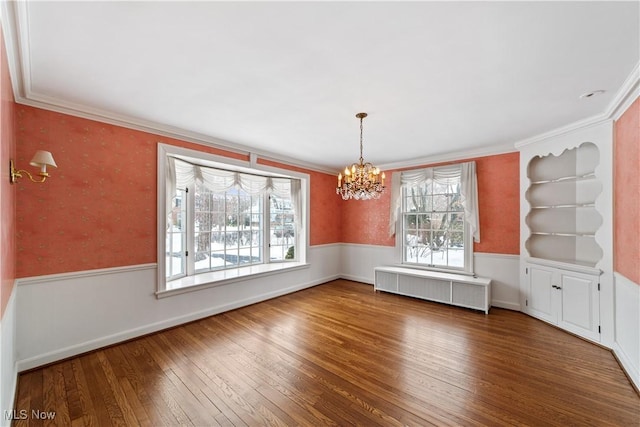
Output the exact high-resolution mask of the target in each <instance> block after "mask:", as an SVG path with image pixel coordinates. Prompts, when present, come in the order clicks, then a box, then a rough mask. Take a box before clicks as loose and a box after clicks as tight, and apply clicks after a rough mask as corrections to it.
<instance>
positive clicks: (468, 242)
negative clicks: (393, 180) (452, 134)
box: [396, 165, 475, 275]
mask: <svg viewBox="0 0 640 427" xmlns="http://www.w3.org/2000/svg"><path fill="white" fill-rule="evenodd" d="M451 166H452V165H447V166H443V168H450V167H451ZM461 167H462V166H461ZM438 168H439V167H438V166H434V167H431V168H423V169H433V170H437V169H438ZM397 173H401V172H397ZM399 190H400V197H401V201H400V205H399V212H398V218H397V221H396V230H398V232H396V247H397V248H399V250H400V263H401V265H403V266H407V267H410V268H418V269H423V270H429V271H439V272H445V273H455V274H466V275H474V274H475V273H474V263H473V242H474V240H473V232H472V230H471V227H470V226H469V223H468V221H466V219H465V221H464V266H463V267H462V268H459V267H446V266H437V265H430V264H422V263H413V262H406V261H405V232H404V214H405V194H406V186H404V185H403V186H401V188H400V189H399Z"/></svg>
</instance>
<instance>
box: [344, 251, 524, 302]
mask: <svg viewBox="0 0 640 427" xmlns="http://www.w3.org/2000/svg"><path fill="white" fill-rule="evenodd" d="M473 258H474V260H473V262H474V270H475V273H476V274H477V275H478V276H482V277H488V278H490V279H491V305H492V306H493V307H501V308H508V309H510V310H520V285H519V262H520V257H519V256H518V255H503V254H490V253H482V252H479V253H475V254H474V256H473ZM342 260H343V263H342V266H341V270H340V271H341V272H342V274H341V276H342V277H344V278H345V279H349V280H356V281H358V282H363V283H369V284H373V281H374V273H373V271H374V268H375V267H377V266H380V265H391V264H399V263H400V262H401V257H400V251H398V250H397V249H396V248H395V247H393V246H373V245H359V244H353V243H344V244H343V245H342Z"/></svg>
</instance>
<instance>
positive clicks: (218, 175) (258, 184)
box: [167, 157, 292, 197]
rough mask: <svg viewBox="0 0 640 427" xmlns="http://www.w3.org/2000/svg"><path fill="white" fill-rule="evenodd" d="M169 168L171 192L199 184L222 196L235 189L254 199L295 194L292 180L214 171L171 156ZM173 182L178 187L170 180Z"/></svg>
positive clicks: (169, 187)
mask: <svg viewBox="0 0 640 427" xmlns="http://www.w3.org/2000/svg"><path fill="white" fill-rule="evenodd" d="M168 159H169V169H171V168H173V171H169V172H168V173H167V193H168V192H169V191H173V193H170V194H172V196H171V197H173V194H175V189H176V188H185V187H187V186H190V185H193V184H194V183H196V182H198V183H199V184H202V185H204V186H205V187H206V188H207V189H209V190H211V191H213V192H216V193H219V192H224V191H229V190H231V189H232V188H240V189H242V190H244V191H245V192H247V194H249V195H251V196H259V195H264V194H275V195H277V196H281V197H289V195H290V194H291V181H292V180H291V179H290V178H278V177H271V176H262V175H253V174H250V173H244V172H235V171H228V170H223V169H214V168H210V167H206V166H200V165H195V164H191V163H188V162H185V161H182V160H180V159H175V158H172V157H168ZM170 179H173V180H174V182H175V185H174V186H171V185H170V183H169V180H170ZM168 194H169V193H168Z"/></svg>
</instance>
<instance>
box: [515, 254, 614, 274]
mask: <svg viewBox="0 0 640 427" xmlns="http://www.w3.org/2000/svg"><path fill="white" fill-rule="evenodd" d="M526 261H527V262H528V263H530V264H537V265H545V266H548V267H555V268H561V269H563V270H570V271H575V272H577V273H584V274H592V275H598V276H599V275H601V274H602V270H601V269H599V268H597V267H595V266H594V265H593V264H591V263H586V262H578V261H573V260H567V259H562V258H556V259H544V258H535V257H527V258H526Z"/></svg>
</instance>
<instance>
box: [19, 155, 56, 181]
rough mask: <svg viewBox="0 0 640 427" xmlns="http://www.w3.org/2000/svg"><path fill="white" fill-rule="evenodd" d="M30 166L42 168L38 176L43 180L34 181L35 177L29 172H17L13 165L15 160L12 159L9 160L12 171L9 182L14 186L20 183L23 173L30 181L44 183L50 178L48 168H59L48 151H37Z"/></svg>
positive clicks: (21, 170)
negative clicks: (19, 179) (17, 182)
mask: <svg viewBox="0 0 640 427" xmlns="http://www.w3.org/2000/svg"><path fill="white" fill-rule="evenodd" d="M30 165H31V166H36V167H39V168H40V172H38V175H39V176H40V177H41V179H39V180H38V179H34V178H33V175H31V174H30V173H29V172H27V171H26V170H24V169H20V170H16V168H15V167H14V164H13V159H10V160H9V169H10V171H9V174H10V175H9V181H10V182H11V183H12V184H14V183H15V182H16V181H18V178H22V174H23V173H26V174H27V176H29V179H30V180H31V181H33V182H44V181H45V180H46V179H47V178H48V177H49V174H48V173H47V166H52V167H54V168H57V167H58V165H56V161H55V160H53V156H52V155H51V153H50V152H48V151H41V150H38V151H36V154H35V155H34V156H33V159H31V162H30Z"/></svg>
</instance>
